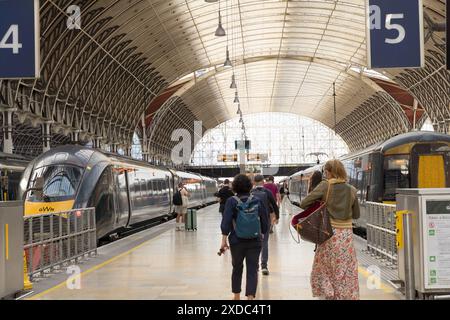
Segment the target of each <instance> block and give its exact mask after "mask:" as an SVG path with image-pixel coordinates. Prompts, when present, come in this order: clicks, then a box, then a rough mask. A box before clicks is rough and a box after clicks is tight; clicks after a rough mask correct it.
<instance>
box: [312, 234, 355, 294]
mask: <svg viewBox="0 0 450 320" xmlns="http://www.w3.org/2000/svg"><path fill="white" fill-rule="evenodd" d="M333 231H334V236H333V237H332V238H331V239H329V240H328V241H326V242H324V243H322V244H321V245H320V246H318V247H317V250H316V255H315V257H314V264H313V268H312V272H311V287H312V292H313V296H314V297H321V298H325V299H329V300H358V299H359V281H358V261H357V260H356V251H355V247H354V246H353V232H352V230H351V229H333Z"/></svg>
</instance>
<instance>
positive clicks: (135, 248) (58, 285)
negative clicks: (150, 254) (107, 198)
mask: <svg viewBox="0 0 450 320" xmlns="http://www.w3.org/2000/svg"><path fill="white" fill-rule="evenodd" d="M162 235H164V233H162V234H160V235H158V236H156V237H155V238H153V239H149V240H147V241H145V242H143V243H141V244H139V245H137V246H136V247H134V248H131V249H130V250H128V251H125V252H123V253H121V254H119V255H118V256H115V257H113V258H111V259H109V260H106V261H104V262H102V263H100V264H98V265H96V266H95V267H92V268H90V269H88V270H86V271H84V272H82V273H80V274H79V275H77V276H76V277H75V278H74V279H78V278H81V277H82V276H85V275H87V274H89V273H91V272H93V271H95V270H98V269H100V268H103V267H104V266H106V265H108V264H110V263H112V262H114V261H116V260H118V259H120V258H122V257H124V256H126V255H128V254H130V253H132V252H133V251H135V250H137V249H139V248H140V247H142V246H144V245H146V244H147V243H149V242H150V241H154V240H156V239H158V238H159V237H161V236H162ZM66 282H67V280H65V281H63V282H61V283H59V284H57V285H55V286H54V287H51V288H49V289H47V290H45V291H42V292H41V293H38V294H36V295H34V296H32V297H30V298H28V299H27V300H36V299H38V298H40V297H42V296H43V295H46V294H48V293H50V292H52V291H55V290H56V289H59V288H62V287H63V286H64V285H65V284H66Z"/></svg>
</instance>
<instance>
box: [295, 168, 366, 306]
mask: <svg viewBox="0 0 450 320" xmlns="http://www.w3.org/2000/svg"><path fill="white" fill-rule="evenodd" d="M324 170H325V177H326V178H327V179H328V181H322V182H320V183H319V185H318V186H317V187H316V188H315V189H314V190H313V191H312V192H311V193H310V194H309V195H308V196H306V198H305V199H304V200H303V201H302V202H301V204H300V207H301V208H302V209H306V208H308V207H309V206H311V205H312V204H313V203H314V202H315V201H317V200H322V201H323V200H325V199H326V198H327V194H328V189H329V188H331V189H330V193H329V195H328V201H327V210H328V212H329V213H330V216H331V217H330V220H331V224H332V226H333V233H334V235H333V236H332V238H330V239H329V240H327V241H325V242H324V243H322V244H321V245H319V246H318V247H317V250H316V253H315V256H314V263H313V268H312V272H311V287H312V293H313V296H314V297H319V298H323V299H327V300H358V299H359V281H358V261H357V259H356V251H355V247H354V244H353V231H352V219H358V218H359V216H360V209H359V202H358V199H357V197H356V189H355V188H354V187H353V186H351V185H350V184H348V183H347V173H346V171H345V168H344V165H343V164H342V162H340V161H339V160H330V161H328V162H327V163H326V164H325V167H324Z"/></svg>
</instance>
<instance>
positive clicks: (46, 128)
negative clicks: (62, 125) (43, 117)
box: [42, 121, 52, 152]
mask: <svg viewBox="0 0 450 320" xmlns="http://www.w3.org/2000/svg"><path fill="white" fill-rule="evenodd" d="M51 126H52V122H50V121H49V122H45V123H43V124H42V151H43V152H47V151H49V150H50V144H51V141H52V134H51Z"/></svg>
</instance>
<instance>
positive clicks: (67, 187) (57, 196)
mask: <svg viewBox="0 0 450 320" xmlns="http://www.w3.org/2000/svg"><path fill="white" fill-rule="evenodd" d="M82 175H83V169H82V168H79V167H75V166H67V165H60V166H46V167H41V168H38V169H35V170H34V171H33V174H32V176H31V179H30V184H29V186H28V188H34V187H36V186H35V185H36V182H37V181H38V179H39V178H43V180H44V185H43V189H42V191H31V192H29V193H28V197H27V201H30V202H58V201H67V200H72V199H73V198H74V197H75V194H76V192H77V189H78V185H79V184H80V181H81V177H82Z"/></svg>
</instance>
